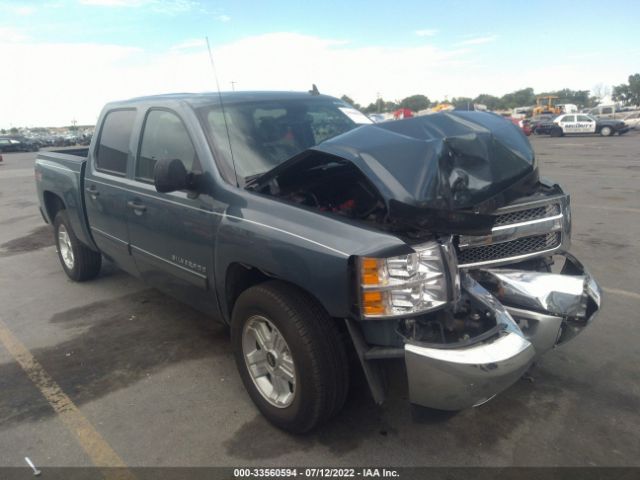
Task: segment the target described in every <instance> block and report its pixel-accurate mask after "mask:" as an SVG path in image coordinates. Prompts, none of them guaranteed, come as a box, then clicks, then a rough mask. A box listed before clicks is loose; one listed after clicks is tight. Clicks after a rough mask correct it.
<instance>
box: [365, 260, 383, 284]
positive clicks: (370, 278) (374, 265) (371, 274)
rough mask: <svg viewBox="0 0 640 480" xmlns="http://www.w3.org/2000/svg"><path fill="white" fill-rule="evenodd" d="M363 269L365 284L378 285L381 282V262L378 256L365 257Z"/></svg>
mask: <svg viewBox="0 0 640 480" xmlns="http://www.w3.org/2000/svg"><path fill="white" fill-rule="evenodd" d="M361 269H362V271H361V275H362V284H363V285H378V284H379V283H380V277H379V271H380V263H379V260H378V259H377V258H363V259H362V263H361Z"/></svg>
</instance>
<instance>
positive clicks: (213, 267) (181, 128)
mask: <svg viewBox="0 0 640 480" xmlns="http://www.w3.org/2000/svg"><path fill="white" fill-rule="evenodd" d="M96 132H97V135H95V136H94V138H93V140H92V143H91V146H90V147H89V149H88V151H87V152H78V151H76V152H74V153H75V154H76V155H66V154H61V153H41V154H40V155H39V156H38V159H37V161H36V167H35V169H36V181H37V188H38V194H39V198H40V205H41V211H42V214H43V217H44V219H45V220H46V221H47V222H49V223H51V224H53V226H54V230H55V240H56V245H57V250H58V256H59V258H60V261H61V264H62V268H63V269H64V271H65V272H66V273H67V275H68V276H69V277H70V278H71V279H72V280H76V281H83V280H88V279H91V278H93V277H95V276H96V275H97V274H98V273H99V270H100V265H101V261H102V258H103V257H105V258H107V259H109V260H110V261H112V262H114V263H115V264H117V265H118V266H120V267H121V268H122V269H124V270H125V271H127V272H129V273H131V274H133V275H135V276H138V277H140V278H141V279H142V280H144V281H145V282H147V283H148V284H149V285H150V286H152V287H155V288H158V289H160V290H163V291H165V292H167V293H168V294H170V295H172V296H174V297H176V298H178V299H180V300H182V301H184V302H186V303H188V304H190V305H192V306H193V307H195V308H197V309H199V310H201V311H203V312H205V313H207V314H210V315H212V316H214V317H216V318H218V319H220V320H221V321H223V322H224V323H226V324H228V325H229V326H230V330H231V342H232V344H233V349H234V354H235V359H236V364H237V367H238V370H239V372H240V376H241V378H242V381H243V383H244V385H245V387H246V389H247V391H248V392H249V395H250V396H251V398H252V400H253V401H254V403H255V404H256V406H257V407H258V408H259V409H260V411H261V412H262V413H263V414H264V415H265V416H266V417H267V418H268V419H269V420H270V421H271V422H273V423H274V424H275V425H277V426H279V427H280V428H283V429H286V430H289V431H294V432H304V431H308V430H310V429H312V428H314V427H315V426H317V425H319V424H320V423H322V422H325V421H327V420H328V419H330V418H331V417H332V416H334V415H335V414H336V413H337V412H338V411H339V410H340V409H341V407H342V405H343V403H344V400H345V397H346V394H347V390H348V386H349V360H348V359H349V356H348V354H349V352H355V355H354V357H357V358H358V359H359V363H360V364H361V366H362V368H363V370H364V373H365V376H366V378H367V381H368V384H369V387H370V389H371V392H372V395H373V397H374V399H375V401H376V402H382V401H384V397H385V389H384V385H385V381H384V380H385V379H384V375H385V368H384V363H385V360H388V359H392V358H399V359H404V363H405V365H406V372H407V378H408V385H409V395H410V400H411V402H412V403H415V404H418V405H423V406H427V407H431V408H436V409H444V410H459V409H464V408H467V407H472V406H476V405H480V404H482V403H483V402H486V401H488V400H490V399H491V398H492V397H494V396H495V395H497V394H498V393H500V392H501V391H503V390H504V389H506V388H508V387H509V386H510V385H512V384H513V383H514V382H515V381H517V380H518V378H520V377H521V376H522V375H523V374H524V373H525V372H526V371H527V369H528V368H529V367H530V366H531V364H532V362H534V360H535V359H536V358H538V357H539V356H540V355H542V354H544V353H545V352H546V351H548V350H550V349H552V348H554V347H555V346H556V345H560V344H562V343H564V342H566V341H568V340H570V339H571V338H573V337H574V336H576V335H577V334H578V333H580V332H581V331H582V330H583V329H584V328H585V327H586V326H587V325H588V324H589V322H591V321H592V320H593V318H594V316H595V315H596V313H597V312H598V310H599V308H600V303H601V292H600V288H599V287H598V285H597V284H596V282H595V281H594V280H593V278H592V277H591V276H590V275H589V273H588V272H587V270H586V269H585V268H584V267H583V266H582V264H581V263H580V262H579V261H578V260H577V259H576V258H575V257H573V256H572V255H571V254H569V253H568V249H569V243H570V234H571V213H570V205H569V196H568V195H567V194H566V193H565V192H563V190H562V189H561V188H560V186H558V185H557V184H554V183H553V182H549V181H546V180H543V179H541V178H539V176H538V167H537V165H536V161H535V156H534V152H533V150H532V148H531V146H530V144H529V142H528V140H527V139H526V137H525V136H524V135H523V134H522V133H521V132H520V131H519V129H518V128H517V127H516V126H514V125H512V124H511V122H508V121H506V120H504V119H503V118H501V117H498V116H496V115H493V114H489V113H481V112H459V113H458V112H450V113H440V114H435V115H431V116H426V117H416V118H411V119H406V120H401V121H396V122H388V123H380V124H371V122H370V121H369V120H368V119H367V118H366V117H365V116H364V115H362V114H361V113H360V112H358V111H357V110H354V109H353V108H352V107H350V106H349V105H347V104H346V103H344V102H342V101H340V100H337V99H335V98H332V97H328V96H324V95H317V94H313V93H310V94H306V93H282V92H278V93H276V92H252V93H250V92H246V93H241V92H234V93H223V94H220V95H218V94H215V95H214V94H180V95H165V96H156V97H146V98H139V99H133V100H128V101H122V102H115V103H111V104H108V105H107V106H106V107H105V108H104V110H103V112H102V114H101V116H100V119H99V123H98V126H97V130H96ZM83 153H85V154H86V156H77V154H83Z"/></svg>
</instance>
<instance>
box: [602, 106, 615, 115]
mask: <svg viewBox="0 0 640 480" xmlns="http://www.w3.org/2000/svg"><path fill="white" fill-rule="evenodd" d="M610 113H613V107H605V108H603V109H602V115H608V114H610Z"/></svg>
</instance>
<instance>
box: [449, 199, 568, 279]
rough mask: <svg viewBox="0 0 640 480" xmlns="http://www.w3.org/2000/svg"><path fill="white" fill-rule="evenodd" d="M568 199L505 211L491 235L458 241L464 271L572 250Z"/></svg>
mask: <svg viewBox="0 0 640 480" xmlns="http://www.w3.org/2000/svg"><path fill="white" fill-rule="evenodd" d="M570 216H571V214H570V208H569V197H568V196H564V195H563V196H556V197H552V198H548V199H544V200H536V201H533V202H527V203H523V204H518V205H510V206H507V207H503V208H501V209H499V210H498V211H497V212H496V221H495V224H494V227H493V229H492V231H491V234H490V235H483V236H470V235H462V236H459V237H458V247H457V248H458V250H457V254H458V265H459V266H460V267H461V268H472V267H476V266H485V265H498V264H506V263H514V262H517V261H521V260H525V259H527V258H530V257H535V256H539V255H541V254H543V253H544V254H551V253H553V252H555V251H558V250H561V249H566V248H568V242H569V238H570V231H571V220H570Z"/></svg>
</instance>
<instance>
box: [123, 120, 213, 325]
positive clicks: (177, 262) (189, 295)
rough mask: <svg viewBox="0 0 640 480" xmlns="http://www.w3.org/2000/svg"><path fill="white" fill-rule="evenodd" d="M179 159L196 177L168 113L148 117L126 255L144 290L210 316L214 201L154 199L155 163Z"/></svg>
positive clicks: (194, 161)
mask: <svg viewBox="0 0 640 480" xmlns="http://www.w3.org/2000/svg"><path fill="white" fill-rule="evenodd" d="M176 158H177V159H179V160H180V161H182V163H183V164H184V166H185V168H186V169H187V171H188V172H193V173H201V171H202V170H201V167H200V162H199V159H198V155H197V153H196V149H195V147H194V143H193V142H192V140H191V137H190V136H189V133H188V131H187V128H186V127H185V124H184V122H183V121H182V119H181V118H180V117H179V116H178V115H177V114H176V113H175V112H173V111H170V110H166V109H151V110H149V111H148V112H147V114H146V117H145V121H144V125H143V128H142V135H141V138H140V141H139V147H138V154H137V156H136V163H135V169H134V181H133V182H131V187H130V196H129V198H128V201H127V208H128V210H129V214H128V222H127V223H128V226H129V239H130V243H131V254H132V255H133V258H134V259H135V262H136V266H137V268H138V271H139V272H140V276H141V277H142V278H143V279H144V280H145V282H146V283H148V284H149V285H151V286H153V287H155V288H157V289H159V290H162V291H164V292H165V293H168V294H169V295H172V296H174V297H176V298H178V299H180V300H182V301H184V302H186V303H188V304H190V305H192V306H193V307H195V308H198V309H199V310H201V311H205V312H215V311H216V310H215V308H216V303H215V295H212V294H211V291H209V286H210V284H212V282H211V279H212V274H213V244H214V239H213V232H214V221H215V218H216V217H214V215H213V214H212V210H213V208H212V204H213V198H212V197H211V196H210V195H207V194H204V193H203V194H200V195H197V196H194V195H190V194H189V193H188V192H186V191H178V192H171V193H159V192H157V191H156V189H155V186H154V183H153V170H154V167H155V163H156V161H157V160H160V159H176Z"/></svg>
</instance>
